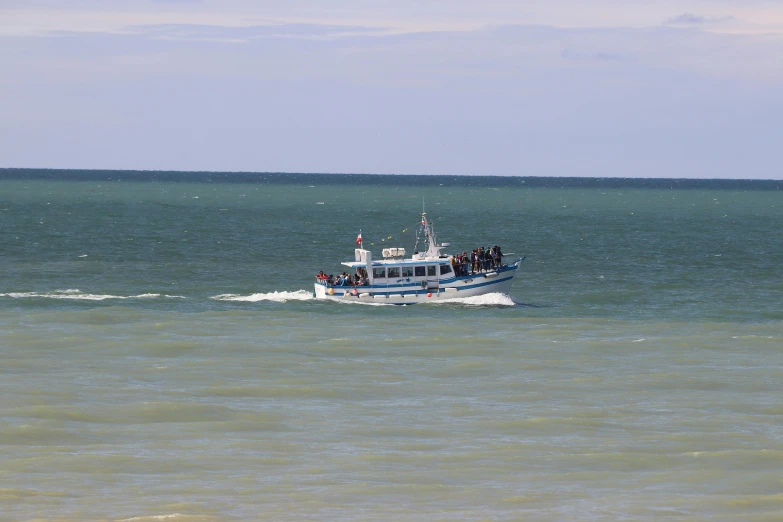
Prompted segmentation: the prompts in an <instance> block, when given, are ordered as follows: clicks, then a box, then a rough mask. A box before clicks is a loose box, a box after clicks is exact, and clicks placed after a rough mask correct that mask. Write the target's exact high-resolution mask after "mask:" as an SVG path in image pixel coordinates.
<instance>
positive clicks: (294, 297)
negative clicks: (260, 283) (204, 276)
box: [210, 290, 315, 303]
mask: <svg viewBox="0 0 783 522" xmlns="http://www.w3.org/2000/svg"><path fill="white" fill-rule="evenodd" d="M210 299H214V300H216V301H241V302H246V303H256V302H258V301H274V302H276V303H285V302H286V301H312V300H313V299H315V297H314V296H313V293H312V292H308V291H307V290H297V291H295V292H268V293H258V294H250V295H238V294H220V295H215V296H212V297H211V298H210Z"/></svg>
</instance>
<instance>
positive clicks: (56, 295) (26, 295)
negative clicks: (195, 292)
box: [0, 288, 185, 301]
mask: <svg viewBox="0 0 783 522" xmlns="http://www.w3.org/2000/svg"><path fill="white" fill-rule="evenodd" d="M0 297H11V298H13V299H72V300H82V301H104V300H106V299H155V298H158V297H162V298H167V299H185V297H184V296H181V295H167V294H139V295H113V294H87V293H84V292H82V291H81V290H79V289H78V288H69V289H67V290H54V291H53V292H7V293H2V294H0Z"/></svg>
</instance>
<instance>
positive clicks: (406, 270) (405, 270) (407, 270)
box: [402, 266, 413, 277]
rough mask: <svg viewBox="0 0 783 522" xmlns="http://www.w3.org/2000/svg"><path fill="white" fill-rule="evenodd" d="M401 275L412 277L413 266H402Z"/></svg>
mask: <svg viewBox="0 0 783 522" xmlns="http://www.w3.org/2000/svg"><path fill="white" fill-rule="evenodd" d="M402 277H413V267H412V266H404V267H402Z"/></svg>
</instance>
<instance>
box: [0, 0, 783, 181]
mask: <svg viewBox="0 0 783 522" xmlns="http://www.w3.org/2000/svg"><path fill="white" fill-rule="evenodd" d="M782 144H783V0H741V1H740V0H678V1H675V0H655V1H648V0H549V1H547V2H540V1H536V2H533V1H527V0H515V1H514V0H482V1H481V2H477V1H475V0H474V1H467V0H451V1H441V0H394V1H391V0H385V1H379V0H378V1H374V0H363V1H359V0H330V1H329V2H326V1H323V0H320V1H316V0H292V1H290V2H274V1H271V0H255V1H250V0H219V1H217V0H100V1H98V0H68V1H67V2H66V1H64V0H59V1H54V0H0V168H66V169H133V170H136V169H138V170H197V171H246V172H248V171H249V172H328V173H378V174H455V175H459V174H465V175H510V176H596V177H655V178H662V177H663V178H671V177H676V178H736V179H783V145H782Z"/></svg>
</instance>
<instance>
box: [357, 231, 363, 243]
mask: <svg viewBox="0 0 783 522" xmlns="http://www.w3.org/2000/svg"><path fill="white" fill-rule="evenodd" d="M356 244H357V245H361V244H362V233H361V232H359V236H358V237H357V238H356Z"/></svg>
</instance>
